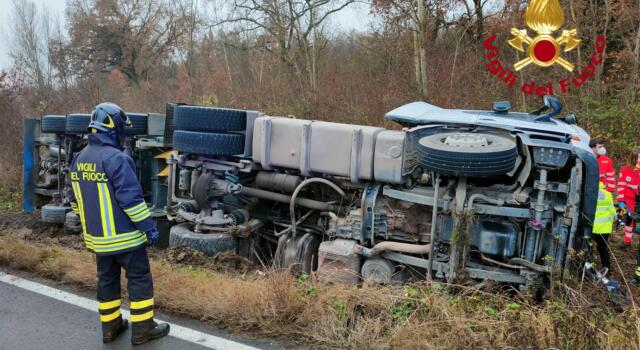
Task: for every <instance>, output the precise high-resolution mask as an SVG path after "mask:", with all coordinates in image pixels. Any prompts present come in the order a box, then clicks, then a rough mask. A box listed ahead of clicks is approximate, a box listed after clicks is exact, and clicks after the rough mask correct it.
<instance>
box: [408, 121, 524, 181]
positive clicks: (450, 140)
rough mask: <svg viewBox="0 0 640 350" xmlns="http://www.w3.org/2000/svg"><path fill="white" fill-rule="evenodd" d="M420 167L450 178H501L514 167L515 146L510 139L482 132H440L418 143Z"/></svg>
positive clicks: (515, 157) (516, 148)
mask: <svg viewBox="0 0 640 350" xmlns="http://www.w3.org/2000/svg"><path fill="white" fill-rule="evenodd" d="M417 148H418V159H419V161H420V165H421V166H422V168H424V169H426V170H430V171H434V172H437V173H440V174H445V175H453V176H470V177H487V176H500V175H504V174H506V173H508V172H510V171H511V170H513V168H514V167H515V164H516V160H517V158H518V146H517V144H516V142H515V141H514V140H513V139H510V138H508V137H505V136H498V135H493V134H485V133H462V132H461V133H443V134H436V135H430V136H425V137H423V138H421V139H420V140H419V141H418V147H417Z"/></svg>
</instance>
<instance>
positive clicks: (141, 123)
mask: <svg viewBox="0 0 640 350" xmlns="http://www.w3.org/2000/svg"><path fill="white" fill-rule="evenodd" d="M127 116H128V117H129V119H130V120H131V126H130V127H127V128H124V134H125V135H129V136H133V135H146V134H148V133H149V131H148V130H149V129H148V127H147V119H148V118H149V115H148V114H143V113H127Z"/></svg>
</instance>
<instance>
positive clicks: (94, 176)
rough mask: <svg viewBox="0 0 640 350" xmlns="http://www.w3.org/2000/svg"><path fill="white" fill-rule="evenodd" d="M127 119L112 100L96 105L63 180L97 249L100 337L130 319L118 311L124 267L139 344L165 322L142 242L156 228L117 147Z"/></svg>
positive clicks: (153, 236) (159, 333) (112, 335)
mask: <svg viewBox="0 0 640 350" xmlns="http://www.w3.org/2000/svg"><path fill="white" fill-rule="evenodd" d="M130 125H131V121H130V120H129V118H128V117H127V115H126V114H125V112H124V111H123V110H122V109H121V108H120V107H118V106H117V105H115V104H113V103H101V104H99V105H97V106H96V107H95V109H94V111H93V114H92V116H91V123H90V124H89V126H88V129H89V132H90V133H89V135H88V141H89V144H88V145H87V147H85V148H84V149H83V150H82V151H81V152H80V153H78V154H77V155H76V156H75V157H74V159H73V161H72V162H71V168H70V169H69V176H68V182H69V188H70V190H69V198H70V199H71V207H72V209H73V211H74V212H75V213H76V214H78V216H79V217H80V222H81V224H82V231H83V236H84V241H85V244H86V246H87V248H89V249H90V250H91V251H93V252H94V253H95V254H96V262H97V269H98V308H99V313H100V321H101V323H102V341H103V342H104V343H109V342H112V341H114V340H115V339H116V338H117V337H118V336H119V335H120V334H121V333H122V332H124V331H125V330H126V329H127V327H128V325H129V324H128V322H127V320H124V319H123V318H122V315H121V313H120V304H121V300H120V299H121V294H120V271H121V268H124V270H125V271H126V277H127V289H128V291H129V298H130V299H131V305H130V306H131V307H130V309H131V323H132V335H131V343H132V344H133V345H139V344H143V343H146V342H147V341H149V340H151V339H156V338H160V337H164V336H166V335H167V334H169V325H168V324H166V323H163V324H157V323H156V322H154V321H153V281H152V278H151V270H150V268H149V259H148V257H147V248H146V247H147V245H151V244H153V243H154V242H155V241H156V240H157V239H158V236H159V233H158V230H157V229H156V224H155V221H154V220H153V218H151V213H150V212H149V209H148V208H147V204H146V203H145V201H144V199H143V197H142V188H141V186H140V184H139V183H138V180H137V178H136V172H135V165H134V162H133V159H131V157H129V156H128V155H126V154H125V153H124V152H122V146H121V145H122V141H123V135H124V130H125V127H127V126H130Z"/></svg>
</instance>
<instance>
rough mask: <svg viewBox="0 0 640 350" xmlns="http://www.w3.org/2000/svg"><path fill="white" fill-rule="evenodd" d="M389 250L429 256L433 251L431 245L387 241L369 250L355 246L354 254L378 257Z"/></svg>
mask: <svg viewBox="0 0 640 350" xmlns="http://www.w3.org/2000/svg"><path fill="white" fill-rule="evenodd" d="M389 250H390V251H394V252H401V253H407V254H428V253H429V252H430V251H431V243H429V244H424V245H420V244H409V243H399V242H391V241H386V242H380V243H378V244H376V245H375V246H373V248H367V247H364V246H361V245H358V244H356V245H354V246H353V252H354V253H356V254H358V255H363V256H366V257H367V258H371V257H374V256H377V255H379V254H380V253H382V252H385V251H389Z"/></svg>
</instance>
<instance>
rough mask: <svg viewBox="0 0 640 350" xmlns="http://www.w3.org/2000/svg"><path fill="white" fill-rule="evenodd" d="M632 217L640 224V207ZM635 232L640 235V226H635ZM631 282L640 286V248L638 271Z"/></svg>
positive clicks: (639, 252) (631, 214) (638, 197)
mask: <svg viewBox="0 0 640 350" xmlns="http://www.w3.org/2000/svg"><path fill="white" fill-rule="evenodd" d="M638 200H640V194H638V195H637V196H636V202H637V201H638ZM630 216H631V218H632V220H633V221H634V222H638V221H639V220H640V205H636V207H635V210H634V211H633V212H632V213H630ZM634 232H635V233H640V227H638V225H635V227H634ZM630 282H631V283H633V284H635V285H640V246H639V247H638V255H637V256H636V270H635V271H634V273H633V277H631V279H630Z"/></svg>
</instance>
